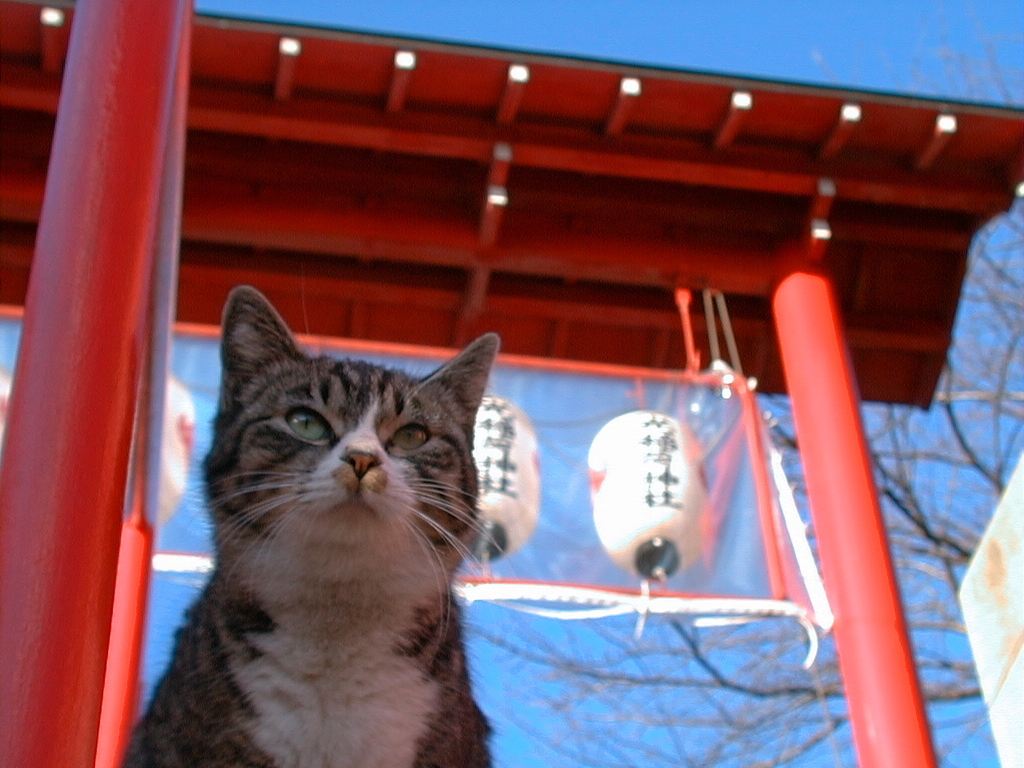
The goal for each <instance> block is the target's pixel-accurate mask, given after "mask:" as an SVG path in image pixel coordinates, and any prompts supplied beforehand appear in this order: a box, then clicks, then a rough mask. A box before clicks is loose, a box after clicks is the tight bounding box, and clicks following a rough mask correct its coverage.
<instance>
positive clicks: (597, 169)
mask: <svg viewBox="0 0 1024 768" xmlns="http://www.w3.org/2000/svg"><path fill="white" fill-rule="evenodd" d="M402 99H403V101H402V103H403V104H404V92H403V94H402ZM56 100H57V91H56V89H55V88H53V86H52V85H51V84H50V83H49V82H48V81H47V82H43V81H41V80H40V78H39V76H38V73H33V72H32V71H31V70H30V69H28V68H26V67H24V66H22V65H19V64H17V63H16V62H9V63H8V62H5V64H4V76H3V79H2V80H0V104H2V105H3V106H8V107H12V108H17V109H27V110H33V111H44V112H52V111H53V109H54V106H55V104H56ZM265 101H266V100H265V99H264V98H262V97H259V96H258V95H253V94H249V93H244V92H239V91H235V90H230V89H223V88H219V87H214V86H210V85H209V84H200V85H198V86H196V87H194V88H193V89H192V98H191V103H190V107H189V128H190V129H193V130H201V131H213V132H217V133H223V134H227V135H244V136H261V137H267V138H273V139H282V140H289V141H298V142H312V143H321V144H330V145H336V146H351V147H358V148H363V149H373V150H377V151H382V152H396V153H400V154H411V155H420V156H424V157H448V158H453V159H458V160H472V161H475V162H479V163H488V162H490V158H491V152H492V149H493V146H494V143H495V141H500V140H502V137H501V136H500V134H499V133H498V132H497V130H496V129H495V127H494V125H493V123H492V122H491V121H486V122H479V123H477V122H474V121H473V120H471V119H466V120H465V121H460V120H453V119H451V118H444V119H442V118H437V119H433V118H429V117H424V116H421V115H417V116H416V118H415V119H410V120H408V121H407V122H404V123H403V124H401V125H395V124H394V123H392V122H389V121H388V119H387V118H386V116H384V115H383V114H382V113H381V111H380V109H379V108H378V109H371V108H362V107H358V106H353V105H340V104H338V105H332V106H331V108H330V110H329V112H324V113H321V111H319V110H320V107H321V106H322V105H320V106H316V105H313V104H308V103H302V102H300V101H299V100H297V99H294V98H293V99H292V101H291V104H292V105H293V107H294V110H291V111H290V112H289V114H288V115H283V114H279V113H276V112H275V113H273V114H271V113H268V111H267V110H266V107H265ZM730 130H731V129H730ZM737 130H738V128H737ZM622 142H623V143H622V144H620V145H618V146H616V147H615V148H609V147H608V146H607V143H606V142H604V141H603V140H601V139H600V138H599V137H585V136H580V135H579V134H576V133H572V132H564V135H563V134H562V133H557V132H556V133H555V134H552V132H551V131H541V130H537V129H534V128H532V127H528V126H522V127H521V128H520V131H519V134H518V136H517V140H516V141H515V142H514V148H515V153H516V162H517V163H518V164H520V165H523V166H529V167H537V168H548V169H552V170H564V171H569V172H576V173H585V174H599V175H607V176H618V177H622V178H630V179H645V180H651V181H666V182H672V183H680V184H695V185H701V186H710V187H720V188H725V189H740V190H752V191H758V192H768V193H773V194H782V195H804V196H807V197H811V196H813V195H814V194H815V191H816V186H817V180H818V176H819V171H818V169H817V168H816V167H814V164H812V163H809V162H805V161H797V160H794V158H793V157H792V156H791V155H789V154H787V153H785V152H778V151H775V150H765V149H764V148H759V149H758V150H757V151H756V152H752V153H751V155H750V157H749V158H746V159H745V160H744V161H743V162H737V163H731V162H723V161H722V160H721V158H720V157H717V156H716V155H715V154H714V153H709V152H708V151H707V148H706V147H704V148H701V147H699V146H697V144H696V143H691V142H687V141H675V140H673V141H671V142H665V141H659V140H656V139H651V138H649V137H645V138H644V139H637V138H636V137H633V136H630V137H629V139H628V143H627V140H626V139H625V138H624V139H623V140H622ZM736 152H740V150H739V149H734V153H736ZM866 170H867V169H865V173H859V174H858V175H857V176H854V175H852V174H851V175H849V176H845V175H844V176H839V175H836V176H835V177H834V178H835V183H836V188H837V196H838V197H839V198H840V199H848V200H857V201H861V202H868V203H875V204H880V205H904V206H910V207H921V208H937V209H940V210H956V211H964V212H971V213H975V214H977V215H979V216H985V217H987V216H990V215H992V214H993V213H995V212H997V211H1002V210H1005V208H1006V201H1007V199H1008V194H1009V189H1001V188H1000V187H999V186H998V185H996V186H993V185H992V184H990V183H983V182H981V181H979V180H976V179H964V178H963V177H958V178H957V179H956V183H955V184H953V183H950V184H935V183H926V182H924V181H922V180H921V179H920V178H918V177H917V176H916V174H913V173H911V172H909V171H904V170H900V169H898V168H886V169H883V168H879V167H877V165H876V166H872V167H871V168H870V173H867V172H866ZM1017 175H1019V174H1017V173H1016V171H1014V172H1013V173H1011V174H1010V176H1011V177H1013V178H1016V176H1017Z"/></svg>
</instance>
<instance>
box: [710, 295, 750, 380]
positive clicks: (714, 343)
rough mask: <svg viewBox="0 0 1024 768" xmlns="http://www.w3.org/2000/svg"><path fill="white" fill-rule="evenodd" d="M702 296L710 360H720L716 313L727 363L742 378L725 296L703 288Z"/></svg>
mask: <svg viewBox="0 0 1024 768" xmlns="http://www.w3.org/2000/svg"><path fill="white" fill-rule="evenodd" d="M702 295H703V299H704V321H705V323H706V324H707V327H708V346H709V348H710V349H711V360H712V361H715V360H721V359H722V350H721V347H719V344H718V322H717V321H716V320H715V313H716V312H717V314H718V318H719V320H721V322H722V338H723V339H724V340H725V346H726V349H727V350H728V351H729V363H730V365H732V369H733V370H734V371H736V373H738V374H739V375H740V376H743V366H742V364H741V363H740V351H739V347H738V346H737V345H736V334H735V333H733V329H732V319H731V318H730V317H729V309H728V307H726V305H725V294H724V293H722V292H721V291H713V290H710V289H708V288H705V289H704V290H703V291H702Z"/></svg>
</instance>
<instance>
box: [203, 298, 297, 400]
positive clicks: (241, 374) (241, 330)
mask: <svg viewBox="0 0 1024 768" xmlns="http://www.w3.org/2000/svg"><path fill="white" fill-rule="evenodd" d="M221 327H222V338H221V347H220V355H221V365H222V367H223V370H224V378H223V387H222V389H223V394H224V395H227V394H229V393H232V392H234V390H235V389H237V387H238V386H240V384H241V383H242V382H244V381H247V380H249V379H251V378H253V377H254V376H256V375H257V374H258V373H259V372H260V371H262V370H265V369H266V367H267V365H268V364H269V363H271V362H274V361H277V360H282V359H301V358H302V353H301V352H299V348H298V347H297V346H296V345H295V340H294V339H293V338H292V333H291V331H290V330H288V326H287V325H286V324H285V322H284V320H283V319H281V315H279V314H278V313H277V310H276V309H274V306H273V305H272V304H271V303H270V302H269V301H268V300H267V298H266V297H265V296H264V295H263V294H262V293H260V292H259V291H257V290H256V289H255V288H252V287H250V286H248V285H242V286H238V287H237V288H235V289H233V290H232V291H231V294H230V295H229V296H228V300H227V303H226V304H225V305H224V319H223V322H222V324H221Z"/></svg>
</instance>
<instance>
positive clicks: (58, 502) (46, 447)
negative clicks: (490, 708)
mask: <svg viewBox="0 0 1024 768" xmlns="http://www.w3.org/2000/svg"><path fill="white" fill-rule="evenodd" d="M189 11H190V4H189V2H188V0H177V1H176V2H152V3H150V2H142V3H140V2H134V0H88V1H85V0H83V2H80V3H78V5H77V6H76V13H75V19H74V24H73V28H72V32H71V42H70V47H69V50H68V59H67V65H66V68H65V77H64V83H63V87H62V90H61V98H60V103H59V108H58V116H57V124H56V129H55V134H54V143H53V151H52V155H51V159H50V168H49V172H48V176H47V186H46V193H45V195H44V199H43V208H42V212H41V216H40V224H39V229H38V234H37V238H36V252H35V258H34V261H33V266H32V274H31V280H30V284H29V290H28V296H27V299H26V302H25V318H24V325H23V328H22V339H21V348H20V351H19V355H18V365H17V377H16V380H15V383H14V389H13V392H12V396H11V401H10V410H9V414H8V424H7V434H6V442H5V449H4V458H3V466H2V468H0V488H2V489H3V493H2V494H0V658H2V659H3V674H2V675H0V765H4V766H32V768H88V767H89V766H92V764H93V760H94V753H95V748H96V738H97V724H98V720H99V710H100V696H101V690H102V685H103V676H104V667H105V662H106V652H107V641H108V636H109V632H110V618H111V605H112V600H113V591H114V574H115V568H116V563H117V555H118V544H119V538H120V530H121V522H122V517H123V510H124V503H125V485H126V479H127V477H128V465H129V456H130V453H131V444H132V433H133V425H134V422H135V418H136V397H137V394H138V391H139V386H140V380H141V379H140V377H141V375H142V372H143V367H144V362H145V350H146V345H147V343H148V328H147V325H148V323H147V318H148V314H147V313H148V311H149V307H150V304H149V295H150V294H149V292H150V282H151V280H152V261H153V259H152V253H153V244H154V239H155V224H156V219H157V208H158V200H159V192H160V175H161V172H162V170H163V161H164V151H165V147H166V143H167V130H168V126H169V125H170V114H171V104H172V101H171V93H172V89H171V85H172V82H173V79H174V75H175V72H174V62H175V55H176V52H177V50H178V39H179V38H180V35H181V34H182V32H183V30H184V29H185V25H187V24H190V23H191V14H190V12H189Z"/></svg>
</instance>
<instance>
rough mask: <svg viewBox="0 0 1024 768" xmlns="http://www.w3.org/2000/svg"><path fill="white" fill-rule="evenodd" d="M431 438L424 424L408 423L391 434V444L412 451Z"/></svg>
mask: <svg viewBox="0 0 1024 768" xmlns="http://www.w3.org/2000/svg"><path fill="white" fill-rule="evenodd" d="M429 439H430V433H429V432H428V431H427V428H426V427H424V426H423V425H422V424H406V425H405V426H404V427H399V428H398V429H396V430H395V434H393V435H392V436H391V444H392V445H393V446H395V447H396V448H401V449H402V450H403V451H412V450H415V449H416V448H419V447H420V446H421V445H423V444H424V443H425V442H427V440H429Z"/></svg>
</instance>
